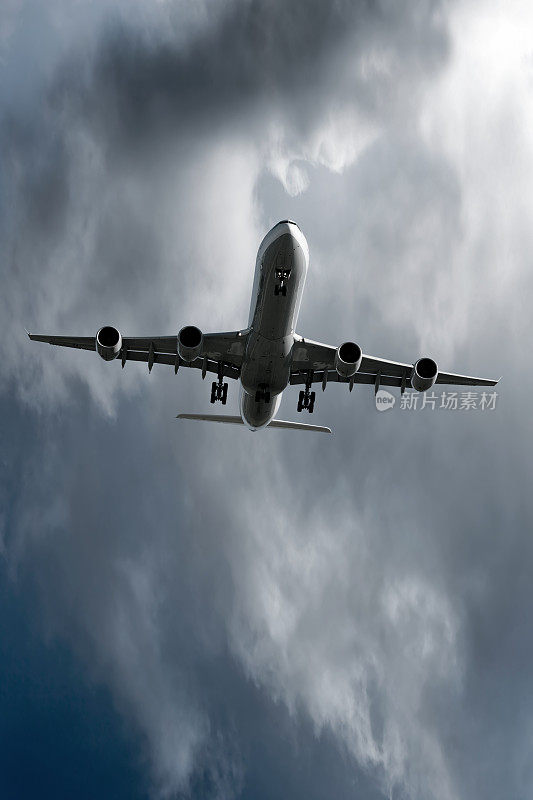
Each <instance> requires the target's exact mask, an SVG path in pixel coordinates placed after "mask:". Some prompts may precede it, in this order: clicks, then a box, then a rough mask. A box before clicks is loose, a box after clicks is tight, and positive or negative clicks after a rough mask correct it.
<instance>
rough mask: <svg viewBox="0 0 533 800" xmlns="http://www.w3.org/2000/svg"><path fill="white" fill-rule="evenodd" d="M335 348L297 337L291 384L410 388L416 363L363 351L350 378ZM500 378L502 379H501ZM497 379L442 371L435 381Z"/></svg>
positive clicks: (468, 383)
mask: <svg viewBox="0 0 533 800" xmlns="http://www.w3.org/2000/svg"><path fill="white" fill-rule="evenodd" d="M336 352H337V348H336V347H332V346H331V345H328V344H321V343H320V342H313V341H311V340H310V339H304V338H302V337H297V338H296V340H295V343H294V348H293V359H292V364H291V377H290V382H291V384H305V383H322V385H323V386H324V387H325V386H326V384H327V383H329V382H330V381H332V382H338V383H351V384H352V385H353V384H354V383H366V384H373V385H374V387H375V388H376V391H377V389H378V388H379V386H397V387H399V388H401V389H402V391H403V390H404V389H406V388H408V389H410V388H412V386H411V375H412V372H413V364H405V363H402V362H400V361H390V360H388V359H386V358H376V357H375V356H369V355H366V354H364V353H363V357H362V359H361V366H360V367H359V369H358V371H357V372H356V373H355V375H353V376H352V377H351V378H344V377H342V376H340V375H339V374H338V373H337V371H336V369H335V353H336ZM498 380H499V379H498ZM498 380H494V379H493V378H477V377H475V376H473V375H458V374H456V373H453V372H441V371H440V370H439V372H438V375H437V379H436V381H435V383H439V384H447V385H450V386H495V385H496V384H497V383H498Z"/></svg>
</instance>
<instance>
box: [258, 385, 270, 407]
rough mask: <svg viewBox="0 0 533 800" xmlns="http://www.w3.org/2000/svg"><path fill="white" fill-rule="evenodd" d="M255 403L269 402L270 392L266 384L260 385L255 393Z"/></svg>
mask: <svg viewBox="0 0 533 800" xmlns="http://www.w3.org/2000/svg"><path fill="white" fill-rule="evenodd" d="M255 402H256V403H261V402H263V403H270V392H269V391H268V388H267V387H266V386H263V387H260V388H259V389H258V390H257V391H256V393H255Z"/></svg>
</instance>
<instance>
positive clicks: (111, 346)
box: [96, 325, 122, 361]
mask: <svg viewBox="0 0 533 800" xmlns="http://www.w3.org/2000/svg"><path fill="white" fill-rule="evenodd" d="M96 349H97V351H98V354H99V355H100V356H101V357H102V358H103V359H104V361H113V359H114V358H116V357H117V356H118V354H119V353H120V351H121V350H122V336H121V335H120V331H118V330H117V329H116V328H113V326H112V325H105V326H104V327H103V328H100V330H99V331H98V333H97V334H96Z"/></svg>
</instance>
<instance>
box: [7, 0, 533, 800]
mask: <svg viewBox="0 0 533 800" xmlns="http://www.w3.org/2000/svg"><path fill="white" fill-rule="evenodd" d="M58 8H59V9H60V6H58ZM485 11H487V9H485ZM487 13H488V12H487ZM143 14H144V16H143ZM101 15H103V16H101ZM102 19H105V12H102V11H101V9H98V11H97V12H96V11H95V16H94V19H93V20H92V27H91V25H89V26H88V28H89V34H88V35H87V36H86V38H85V39H83V44H82V45H80V39H79V34H78V33H76V35H74V33H73V29H72V28H68V29H67V33H66V35H65V38H66V41H63V42H62V44H61V47H60V48H59V49H60V50H61V52H63V53H65V52H67V51H68V42H69V41H72V42H73V43H74V45H76V46H77V51H76V52H74V53H73V52H70V53H69V54H68V55H66V56H65V57H64V60H60V61H59V66H58V67H57V69H56V72H55V75H54V77H53V78H52V79H51V80H50V81H44V82H43V84H42V85H40V84H39V82H38V80H37V78H35V85H36V86H37V89H35V92H36V96H37V97H38V98H39V99H38V102H37V103H36V104H35V105H34V107H33V108H32V110H31V113H30V112H29V111H28V108H27V104H26V102H24V103H22V102H21V104H20V105H19V106H18V107H17V105H16V104H14V103H13V102H12V103H11V104H10V105H9V106H8V107H6V108H4V109H3V125H2V143H3V147H2V152H3V166H4V169H3V174H4V181H3V187H2V208H3V210H4V212H5V213H3V228H2V231H3V239H4V242H5V248H4V252H5V254H6V258H5V262H4V263H5V278H4V292H3V294H2V297H1V299H0V308H1V309H2V312H1V317H0V321H1V334H2V336H1V342H2V344H1V345H0V347H1V352H2V359H3V375H2V384H1V386H2V391H3V395H4V401H5V404H6V413H5V414H4V415H3V417H2V419H3V422H2V426H3V427H2V453H3V461H2V464H3V467H2V470H3V471H2V486H3V495H2V504H3V507H4V509H5V511H4V516H3V537H2V541H3V553H4V559H5V580H6V581H7V580H8V579H9V581H10V583H8V584H6V585H7V587H8V588H7V589H6V591H15V587H18V589H19V591H20V592H22V596H24V597H26V598H27V600H26V602H27V605H28V609H29V612H28V613H31V614H32V616H34V618H35V620H36V625H37V626H38V628H39V630H41V631H42V635H43V636H44V637H45V639H46V640H48V641H51V642H54V643H58V642H59V643H61V646H63V647H68V648H69V650H70V651H71V652H72V653H73V654H74V658H75V659H77V663H78V664H79V667H80V673H81V676H80V683H83V682H85V681H90V682H92V683H94V684H96V685H99V686H102V687H105V689H106V690H107V691H109V692H110V694H111V696H112V697H113V702H114V703H115V706H116V709H117V713H118V714H119V715H120V716H121V717H122V718H123V719H124V720H126V721H127V722H128V724H131V726H132V729H133V730H134V731H135V735H136V736H138V737H139V741H138V742H137V744H138V747H139V749H142V751H143V753H144V757H145V758H146V771H145V776H149V777H146V780H147V782H148V781H151V784H152V787H153V792H154V793H155V794H163V795H167V796H172V795H176V793H179V792H182V793H184V794H185V795H191V794H192V795H197V796H209V795H211V796H215V797H216V796H219V797H230V796H231V795H232V794H233V795H234V796H240V797H255V798H257V797H271V796H280V795H290V796H291V797H299V796H301V797H323V796H324V795H325V794H328V793H329V794H334V795H335V796H336V797H351V796H353V795H354V793H358V794H360V795H361V796H364V797H368V798H373V797H374V796H376V797H377V796H380V795H382V794H384V795H385V796H388V795H392V796H396V794H397V793H400V796H401V794H402V793H403V794H404V795H405V796H407V797H411V798H418V797H424V798H428V797H434V798H436V800H448V798H462V797H469V798H472V797H473V798H476V797H483V798H487V797H489V798H499V797H502V796H517V797H518V796H524V795H525V794H526V793H527V786H528V779H529V773H528V766H527V765H528V763H529V761H528V745H527V742H528V733H529V721H528V720H529V715H530V709H529V702H528V700H527V697H528V696H529V684H530V679H529V675H528V669H527V664H528V662H529V655H530V648H531V636H530V634H529V631H528V625H527V620H528V610H529V608H530V607H531V600H532V598H531V596H530V595H531V590H530V588H529V582H528V575H529V574H530V567H531V558H532V548H531V545H530V541H529V536H528V533H529V529H530V527H531V526H530V520H531V502H530V493H529V491H528V476H529V469H528V463H529V444H530V439H531V424H530V423H529V416H530V415H529V413H528V403H529V397H530V396H531V386H530V384H531V379H530V378H527V377H526V378H525V379H524V377H523V366H524V356H523V353H522V348H523V341H525V340H527V336H528V330H527V315H526V314H524V311H527V304H525V303H524V302H523V300H522V299H521V298H523V297H525V296H526V290H527V289H528V288H529V285H530V279H529V277H528V270H527V264H528V259H529V254H530V253H531V252H533V250H532V248H531V242H530V234H529V226H528V224H526V223H527V219H528V215H527V213H526V212H527V203H525V197H524V194H523V189H522V188H521V186H522V184H521V183H520V180H521V177H520V176H521V173H524V174H528V170H529V169H530V167H531V164H532V163H533V160H532V159H531V154H530V152H529V149H528V148H527V147H526V146H525V144H524V143H523V142H521V139H520V135H519V126H517V125H516V122H515V123H514V124H513V125H511V127H510V128H509V130H508V129H507V128H506V122H505V121H506V119H508V118H509V116H511V117H512V119H513V120H515V119H516V115H517V114H518V113H519V112H518V109H519V108H521V107H523V101H524V96H523V95H522V94H520V93H519V90H518V89H517V90H516V95H514V94H512V93H509V91H505V92H504V91H503V89H504V88H506V86H507V84H506V81H505V80H504V79H503V77H502V79H501V81H494V80H493V81H492V83H491V85H492V87H493V90H494V92H495V95H494V96H495V97H496V98H497V101H498V102H494V103H493V105H492V106H491V105H490V104H488V102H487V100H486V95H485V94H484V93H483V86H482V82H481V83H480V84H479V85H478V83H477V82H476V80H474V79H473V78H472V75H473V74H474V71H473V70H472V68H471V65H469V62H468V57H467V56H466V55H465V54H468V53H473V55H471V56H470V57H471V58H481V56H479V55H478V54H477V51H476V49H475V47H473V45H472V42H475V39H474V38H469V37H472V30H475V22H476V21H478V20H477V17H476V15H475V14H474V13H473V12H472V10H471V8H470V6H468V5H467V4H464V5H463V6H461V7H459V9H457V8H453V7H451V8H447V7H446V8H445V7H444V6H443V4H439V3H430V2H427V3H422V4H420V3H416V4H415V3H412V4H408V5H407V6H405V5H404V6H402V8H401V9H400V7H399V6H398V5H397V4H393V3H380V4H346V5H343V4H336V5H334V6H333V7H327V6H326V5H324V4H318V3H317V4H313V3H301V4H300V3H298V4H296V5H294V4H293V5H291V6H290V8H287V7H285V6H282V5H281V4H276V3H241V4H232V5H229V6H228V7H227V9H226V10H225V11H224V13H220V12H218V13H217V14H214V13H206V14H205V15H204V16H203V15H202V13H201V12H198V15H197V16H196V15H195V14H193V12H189V11H187V9H186V8H185V7H183V6H180V5H179V4H166V5H158V6H157V9H156V10H154V9H151V8H149V7H148V6H146V8H144V7H143V4H142V3H139V4H138V5H136V6H135V12H134V13H133V17H132V18H131V19H130V20H129V21H128V20H127V17H126V16H125V13H124V10H123V9H122V7H121V6H120V5H117V6H116V8H115V18H114V19H113V20H111V21H109V20H107V21H106V22H105V24H103V25H102V24H101V23H102ZM483 19H484V18H483ZM482 22H483V20H479V24H481V23H482ZM489 32H490V30H489ZM49 35H50V36H51V34H49ZM55 35H56V36H58V37H59V38H61V37H60V34H58V33H57V31H56V33H55ZM486 41H487V42H489V43H490V42H491V41H492V40H491V39H490V37H488V36H487V37H486ZM452 45H453V46H452ZM487 47H488V45H487ZM488 49H489V52H490V48H489V47H488ZM488 61H489V56H487V62H488ZM476 63H477V62H476ZM483 63H484V64H485V62H483ZM499 63H500V66H499V70H500V71H501V74H502V76H504V75H507V76H511V78H514V77H515V73H514V72H513V70H514V69H515V66H514V62H513V61H512V60H510V61H509V62H508V61H506V60H505V58H500V62H499ZM485 67H486V68H487V69H488V68H489V64H488V63H486V64H485ZM498 74H499V73H498ZM492 77H493V78H494V76H492ZM39 87H40V88H39ZM501 87H503V88H501ZM500 88H501V91H500ZM473 89H476V92H473ZM469 91H472V92H473V94H472V95H471V96H470V95H469V94H468V92H469ZM472 97H474V100H472ZM476 97H478V98H479V99H477V100H476V99H475V98H476ZM467 112H468V113H467ZM511 112H512V113H511ZM461 114H463V116H461ZM513 115H515V116H513ZM477 118H479V119H481V120H483V121H484V126H485V128H486V126H487V125H488V124H489V123H490V127H491V130H495V129H499V128H498V126H501V127H502V129H503V130H505V131H506V132H507V135H508V137H509V140H510V141H512V142H513V145H514V147H513V150H514V152H515V153H519V154H520V156H519V158H518V157H517V163H516V164H511V165H510V164H509V163H508V161H507V160H506V158H505V157H504V155H503V154H502V153H503V149H502V145H501V141H500V140H499V139H498V138H497V137H495V136H494V137H493V136H490V137H487V135H486V131H482V132H480V131H479V129H480V128H483V125H481V124H478V123H477ZM519 119H521V118H519ZM460 121H461V124H460ZM461 125H462V127H461ZM504 138H505V137H504ZM464 152H466V153H467V154H468V158H466V157H465V156H464ZM509 177H511V178H512V180H508V178H509ZM517 187H518V188H517ZM304 189H305V191H303V190H304ZM502 192H503V193H504V196H505V202H504V203H503V204H502V203H501V202H500V201H499V198H500V195H501V193H502ZM287 215H290V216H291V217H293V218H295V219H297V220H298V221H299V223H300V224H301V226H302V228H303V229H304V232H305V233H306V235H307V236H308V240H309V244H310V248H311V270H310V274H309V280H308V287H307V292H306V296H305V299H304V306H303V308H302V315H301V320H300V326H299V327H300V330H301V331H302V333H305V334H306V335H310V336H311V337H313V338H317V339H324V340H328V341H331V342H336V341H341V340H343V339H345V338H348V337H352V336H353V337H354V338H356V339H357V340H358V341H360V342H361V344H362V346H363V347H364V349H365V350H367V351H369V352H376V353H382V354H386V355H390V356H391V357H392V358H398V359H401V360H404V359H405V360H407V359H411V358H414V357H416V356H417V355H419V353H420V352H425V351H427V352H431V353H433V354H434V355H435V356H436V357H437V359H438V361H439V362H442V363H443V364H444V365H445V366H446V367H447V368H448V367H449V368H450V369H457V370H465V371H466V370H469V371H472V372H479V373H488V374H491V373H495V372H496V373H499V372H503V373H504V374H505V384H502V395H503V393H504V389H505V396H504V397H503V396H502V397H501V398H500V406H499V407H498V408H497V410H496V411H495V412H483V413H481V412H473V413H466V412H465V413H445V412H442V413H441V412H438V411H435V412H431V411H428V410H424V411H419V412H407V411H405V412H404V411H399V410H398V409H395V410H394V412H391V413H389V414H375V413H374V411H373V409H372V397H371V394H370V393H368V392H365V391H363V390H361V391H354V393H353V394H352V395H349V394H348V392H342V391H340V389H341V387H338V386H333V387H329V388H328V390H327V391H326V393H325V394H324V395H320V397H319V401H320V402H319V406H318V411H317V421H324V422H331V423H332V424H333V425H334V427H335V431H336V436H335V437H334V438H332V439H328V440H327V441H323V440H322V439H321V438H320V437H312V436H310V437H305V436H298V435H297V434H294V435H293V436H292V437H289V436H283V435H279V432H276V431H271V432H267V433H265V434H264V435H260V436H259V435H257V436H250V435H248V434H247V432H245V431H239V432H238V435H236V432H235V431H233V430H226V429H222V430H219V429H218V428H217V427H216V426H214V427H215V429H214V430H213V429H211V428H209V427H208V426H205V427H202V426H197V427H194V426H189V427H187V426H180V425H178V423H176V422H175V420H174V416H175V413H176V412H177V411H178V410H198V411H201V410H202V409H203V408H208V402H207V394H206V391H205V389H206V386H205V385H202V384H201V383H199V382H198V380H197V379H196V378H197V376H194V375H189V374H181V373H180V374H179V376H178V378H177V379H176V378H175V377H174V375H173V373H172V371H171V370H170V371H169V372H168V373H167V372H166V371H165V370H163V369H159V370H158V369H154V371H153V372H152V374H151V376H150V377H148V375H147V372H146V370H145V369H143V368H142V367H141V366H140V365H128V366H127V367H126V369H125V370H124V371H122V370H120V368H119V367H118V364H112V365H108V364H103V363H100V362H99V360H98V359H96V358H91V356H90V354H83V353H82V354H76V353H69V352H54V351H52V350H51V348H45V347H44V346H42V347H39V346H37V345H33V346H30V345H29V344H28V343H27V340H26V339H25V336H24V333H23V331H22V325H24V324H26V325H30V326H32V327H38V328H39V329H41V330H43V331H57V332H60V331H65V332H68V331H73V332H79V333H80V334H89V333H92V332H93V331H96V329H97V327H98V326H99V325H100V324H102V323H103V322H107V321H112V322H114V323H116V324H118V326H119V327H120V328H121V329H122V330H123V331H124V333H126V334H128V333H131V332H138V333H139V334H143V333H150V332H156V333H171V332H172V331H177V330H178V328H179V327H180V326H181V324H183V323H185V322H194V323H195V324H199V325H200V326H201V327H202V328H204V329H217V328H221V329H229V328H234V327H238V326H239V325H244V324H245V321H246V318H247V304H248V301H249V291H250V289H251V275H252V267H253V262H254V258H255V250H256V248H257V246H258V243H259V239H260V237H261V235H262V234H263V233H264V232H265V230H266V229H267V228H268V226H269V225H270V224H271V223H273V222H275V221H276V220H277V219H279V218H283V217H285V216H287ZM513 385H514V386H523V387H524V389H523V391H520V392H512V389H511V387H513ZM507 387H509V388H508V390H507ZM235 400H236V391H235V389H234V390H233V394H232V398H231V402H232V403H235ZM294 401H295V398H294V396H293V393H291V392H290V391H289V392H288V393H287V396H286V398H285V399H284V401H283V405H282V409H281V416H282V417H285V418H287V417H288V418H290V417H292V416H293V414H294V407H293V405H294ZM13 406H14V407H16V413H15V414H14V415H13V417H12V418H11V412H10V409H11V408H12V407H13ZM25 417H27V420H28V424H26V423H25ZM12 419H13V420H14V421H13V422H12V421H11V420H12ZM516 420H522V424H521V425H520V429H518V426H517V424H516ZM28 431H31V435H30V434H29V433H28ZM240 434H242V435H240ZM117 758H119V756H117Z"/></svg>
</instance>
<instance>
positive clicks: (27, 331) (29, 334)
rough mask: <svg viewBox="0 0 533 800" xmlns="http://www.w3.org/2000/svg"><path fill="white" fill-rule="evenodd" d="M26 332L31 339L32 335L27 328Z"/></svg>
mask: <svg viewBox="0 0 533 800" xmlns="http://www.w3.org/2000/svg"><path fill="white" fill-rule="evenodd" d="M24 330H25V331H26V333H27V334H28V339H31V333H30V332H29V330H28V329H27V328H24Z"/></svg>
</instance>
